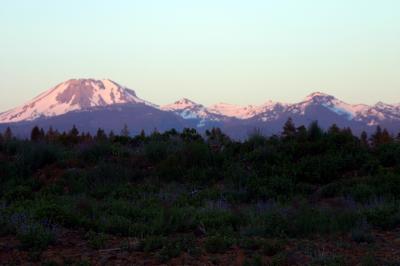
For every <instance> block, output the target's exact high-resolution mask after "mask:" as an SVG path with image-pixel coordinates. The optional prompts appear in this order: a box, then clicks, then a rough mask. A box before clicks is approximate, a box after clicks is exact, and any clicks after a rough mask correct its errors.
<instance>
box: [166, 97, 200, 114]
mask: <svg viewBox="0 0 400 266" xmlns="http://www.w3.org/2000/svg"><path fill="white" fill-rule="evenodd" d="M194 107H203V106H202V105H201V104H198V103H196V102H194V101H192V100H189V99H187V98H182V99H180V100H178V101H176V102H174V103H171V104H167V105H164V106H162V107H161V109H162V110H168V111H176V110H183V109H187V108H194Z"/></svg>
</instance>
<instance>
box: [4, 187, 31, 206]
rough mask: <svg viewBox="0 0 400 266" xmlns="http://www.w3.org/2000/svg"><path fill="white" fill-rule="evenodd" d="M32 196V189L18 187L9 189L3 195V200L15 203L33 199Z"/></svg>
mask: <svg viewBox="0 0 400 266" xmlns="http://www.w3.org/2000/svg"><path fill="white" fill-rule="evenodd" d="M33 197H34V194H33V192H32V189H31V188H30V187H28V186H24V185H18V186H16V187H15V188H13V189H11V190H10V191H8V192H7V193H6V194H5V195H4V199H5V200H6V201H7V202H16V201H23V200H29V199H33Z"/></svg>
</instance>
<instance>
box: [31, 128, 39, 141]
mask: <svg viewBox="0 0 400 266" xmlns="http://www.w3.org/2000/svg"><path fill="white" fill-rule="evenodd" d="M39 140H41V133H40V129H39V127H38V126H35V127H34V128H33V129H32V131H31V141H35V142H36V141H39Z"/></svg>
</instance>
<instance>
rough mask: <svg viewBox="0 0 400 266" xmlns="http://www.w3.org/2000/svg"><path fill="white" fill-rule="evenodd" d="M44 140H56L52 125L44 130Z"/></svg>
mask: <svg viewBox="0 0 400 266" xmlns="http://www.w3.org/2000/svg"><path fill="white" fill-rule="evenodd" d="M45 138H46V141H48V142H54V141H55V140H56V132H55V131H54V129H53V127H51V126H50V127H49V129H48V130H47V132H46V136H45Z"/></svg>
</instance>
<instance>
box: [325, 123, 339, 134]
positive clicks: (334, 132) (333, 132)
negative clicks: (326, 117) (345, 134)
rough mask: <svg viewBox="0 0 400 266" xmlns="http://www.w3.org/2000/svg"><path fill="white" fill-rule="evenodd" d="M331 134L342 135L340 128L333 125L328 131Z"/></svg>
mask: <svg viewBox="0 0 400 266" xmlns="http://www.w3.org/2000/svg"><path fill="white" fill-rule="evenodd" d="M328 133H329V134H339V133H340V128H339V127H338V126H337V125H336V124H333V125H332V126H331V127H330V128H329V129H328Z"/></svg>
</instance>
